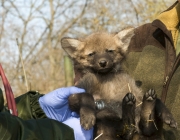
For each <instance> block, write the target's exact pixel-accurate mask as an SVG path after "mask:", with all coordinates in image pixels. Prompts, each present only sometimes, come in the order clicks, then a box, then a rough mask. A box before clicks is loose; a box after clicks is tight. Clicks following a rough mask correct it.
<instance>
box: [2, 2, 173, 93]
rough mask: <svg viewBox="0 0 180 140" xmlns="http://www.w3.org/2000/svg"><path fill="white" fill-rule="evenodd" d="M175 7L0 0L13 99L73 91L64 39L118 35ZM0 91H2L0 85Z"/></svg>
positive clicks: (166, 4)
mask: <svg viewBox="0 0 180 140" xmlns="http://www.w3.org/2000/svg"><path fill="white" fill-rule="evenodd" d="M174 2H175V1H171V0H158V1H157V0H146V1H144V0H0V54H1V55H0V56H1V57H0V63H1V64H2V67H3V68H4V71H5V74H6V76H7V78H8V80H9V82H10V84H11V86H12V90H13V92H14V94H15V96H18V95H21V94H23V93H25V92H26V91H27V90H37V91H39V92H41V93H47V92H49V91H51V90H53V89H56V88H59V87H63V86H71V85H73V68H72V65H71V61H70V60H69V59H68V58H67V56H66V54H65V53H64V51H63V50H62V49H61V45H60V40H61V38H62V37H64V36H69V37H83V36H85V35H87V34H90V33H92V32H96V31H108V32H117V31H120V30H121V29H123V28H125V27H128V26H133V27H137V26H139V25H142V24H144V23H148V22H151V21H152V20H153V19H155V18H156V16H157V15H158V14H159V13H160V12H162V11H164V10H166V9H167V8H168V7H169V6H171V5H172V4H173V3H174ZM17 39H18V42H19V43H18V44H17V41H16V40H17ZM21 57H22V61H23V63H24V68H25V71H26V76H27V78H25V75H24V72H23V66H22V63H21ZM26 79H27V83H28V86H26ZM1 88H2V89H4V88H3V85H2V83H1Z"/></svg>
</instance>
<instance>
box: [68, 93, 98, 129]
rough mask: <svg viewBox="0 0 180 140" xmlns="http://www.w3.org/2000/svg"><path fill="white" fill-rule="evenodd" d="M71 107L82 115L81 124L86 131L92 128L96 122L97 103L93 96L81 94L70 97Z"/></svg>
mask: <svg viewBox="0 0 180 140" xmlns="http://www.w3.org/2000/svg"><path fill="white" fill-rule="evenodd" d="M68 100H69V107H70V109H71V110H72V111H75V112H77V113H79V114H80V123H81V125H82V127H83V128H84V129H85V130H88V129H90V128H92V127H93V126H94V124H95V121H96V114H95V102H94V98H93V96H92V95H91V94H88V93H80V94H73V95H71V96H69V99H68Z"/></svg>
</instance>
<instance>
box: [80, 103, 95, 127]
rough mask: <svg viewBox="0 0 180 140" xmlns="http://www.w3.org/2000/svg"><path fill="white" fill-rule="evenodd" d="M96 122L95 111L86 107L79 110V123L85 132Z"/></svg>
mask: <svg viewBox="0 0 180 140" xmlns="http://www.w3.org/2000/svg"><path fill="white" fill-rule="evenodd" d="M95 122H96V116H95V110H94V109H91V108H88V107H81V109H80V123H81V126H82V127H83V128H84V129H85V130H89V129H91V128H92V127H93V126H94V124H95Z"/></svg>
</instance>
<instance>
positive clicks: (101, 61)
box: [99, 60, 108, 68]
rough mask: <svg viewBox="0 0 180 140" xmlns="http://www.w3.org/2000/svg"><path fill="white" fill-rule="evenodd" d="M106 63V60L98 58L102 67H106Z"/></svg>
mask: <svg viewBox="0 0 180 140" xmlns="http://www.w3.org/2000/svg"><path fill="white" fill-rule="evenodd" d="M107 63H108V62H107V61H106V60H100V61H99V65H100V66H101V67H103V68H104V67H106V65H107Z"/></svg>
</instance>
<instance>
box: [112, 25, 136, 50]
mask: <svg viewBox="0 0 180 140" xmlns="http://www.w3.org/2000/svg"><path fill="white" fill-rule="evenodd" d="M133 35H134V28H128V29H124V30H122V31H120V32H119V33H117V34H116V35H115V36H114V38H115V41H116V42H117V44H118V46H120V48H121V49H122V51H123V52H124V53H125V52H127V50H128V47H129V44H130V41H131V38H132V36H133Z"/></svg>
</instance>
